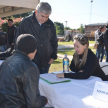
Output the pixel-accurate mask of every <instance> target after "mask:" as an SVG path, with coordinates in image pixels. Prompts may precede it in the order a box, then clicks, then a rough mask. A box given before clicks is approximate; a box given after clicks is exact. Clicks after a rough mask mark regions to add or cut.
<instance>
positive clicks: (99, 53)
mask: <svg viewBox="0 0 108 108" xmlns="http://www.w3.org/2000/svg"><path fill="white" fill-rule="evenodd" d="M104 28H105V27H104V26H100V27H99V31H98V33H97V38H98V37H99V36H100V35H101V34H102V32H103V31H104ZM96 42H97V44H98V46H97V49H96V56H97V58H98V60H99V61H100V62H102V60H103V57H104V53H105V50H104V44H102V43H100V42H99V41H98V40H96Z"/></svg>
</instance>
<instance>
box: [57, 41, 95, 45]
mask: <svg viewBox="0 0 108 108" xmlns="http://www.w3.org/2000/svg"><path fill="white" fill-rule="evenodd" d="M94 43H95V41H89V44H94ZM58 45H73V42H72V41H70V42H58Z"/></svg>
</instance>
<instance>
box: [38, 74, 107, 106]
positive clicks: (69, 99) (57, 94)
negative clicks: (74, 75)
mask: <svg viewBox="0 0 108 108" xmlns="http://www.w3.org/2000/svg"><path fill="white" fill-rule="evenodd" d="M96 81H100V82H102V80H101V79H100V78H98V77H95V76H91V77H90V78H88V79H85V80H77V79H71V82H65V83H58V84H49V83H47V82H45V81H43V80H42V79H40V80H39V89H40V94H41V95H44V96H46V97H47V98H48V100H49V101H48V104H49V105H50V106H53V107H54V108H108V102H105V101H101V100H98V99H95V98H94V97H93V96H92V94H93V89H94V85H95V82H96Z"/></svg>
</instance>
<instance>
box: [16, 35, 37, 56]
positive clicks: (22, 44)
mask: <svg viewBox="0 0 108 108" xmlns="http://www.w3.org/2000/svg"><path fill="white" fill-rule="evenodd" d="M16 49H18V50H20V51H22V52H23V53H25V54H26V55H28V54H29V53H33V52H34V51H35V50H36V49H37V39H36V38H35V37H34V36H33V35H31V34H21V35H20V36H19V37H18V38H17V41H16Z"/></svg>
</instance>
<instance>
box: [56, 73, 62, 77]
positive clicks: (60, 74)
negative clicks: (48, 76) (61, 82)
mask: <svg viewBox="0 0 108 108" xmlns="http://www.w3.org/2000/svg"><path fill="white" fill-rule="evenodd" d="M56 76H57V77H58V78H64V73H59V74H57V75H56Z"/></svg>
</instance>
